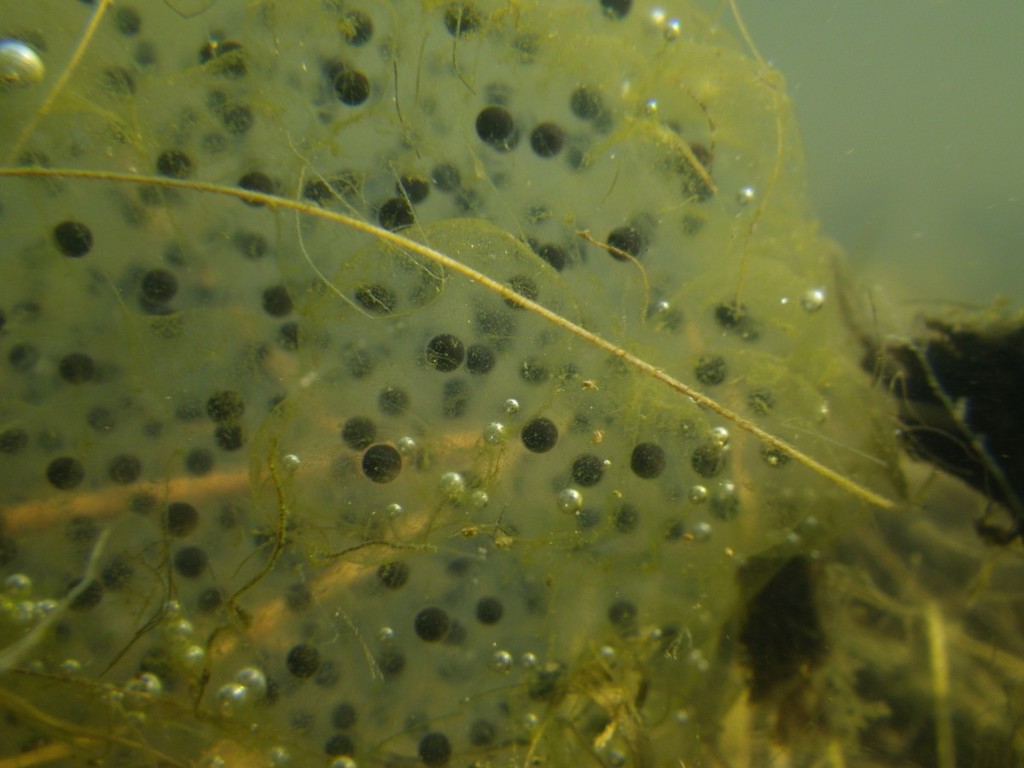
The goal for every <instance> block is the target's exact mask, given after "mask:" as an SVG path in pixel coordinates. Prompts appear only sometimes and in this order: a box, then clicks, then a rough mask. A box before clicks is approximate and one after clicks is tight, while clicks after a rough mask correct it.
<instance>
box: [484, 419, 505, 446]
mask: <svg viewBox="0 0 1024 768" xmlns="http://www.w3.org/2000/svg"><path fill="white" fill-rule="evenodd" d="M506 437H508V429H507V428H506V427H505V425H504V424H502V423H501V422H500V421H492V422H491V423H490V424H488V425H487V426H486V427H484V441H485V442H486V443H487V444H488V445H501V444H502V443H504V442H505V439H506Z"/></svg>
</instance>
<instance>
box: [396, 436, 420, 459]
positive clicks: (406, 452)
mask: <svg viewBox="0 0 1024 768" xmlns="http://www.w3.org/2000/svg"><path fill="white" fill-rule="evenodd" d="M418 447H419V446H417V445H416V441H415V440H413V439H412V438H411V437H400V438H398V452H399V453H400V454H402V455H403V456H412V455H414V454H415V453H416V449H417V448H418Z"/></svg>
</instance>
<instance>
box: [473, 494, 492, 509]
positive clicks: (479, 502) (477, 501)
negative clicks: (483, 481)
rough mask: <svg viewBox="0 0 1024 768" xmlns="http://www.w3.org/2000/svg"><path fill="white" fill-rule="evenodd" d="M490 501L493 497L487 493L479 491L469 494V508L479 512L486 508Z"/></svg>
mask: <svg viewBox="0 0 1024 768" xmlns="http://www.w3.org/2000/svg"><path fill="white" fill-rule="evenodd" d="M490 500H491V497H490V496H488V495H487V491H482V490H480V489H477V490H475V491H473V492H472V493H471V494H469V506H470V508H472V509H474V510H477V511H479V510H481V509H483V508H484V507H486V506H487V504H488V503H489V502H490Z"/></svg>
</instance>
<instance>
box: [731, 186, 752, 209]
mask: <svg viewBox="0 0 1024 768" xmlns="http://www.w3.org/2000/svg"><path fill="white" fill-rule="evenodd" d="M756 197H757V192H756V191H755V190H754V188H753V187H743V188H742V189H740V191H739V192H737V193H736V202H737V203H739V204H740V205H750V204H751V203H752V202H754V198H756Z"/></svg>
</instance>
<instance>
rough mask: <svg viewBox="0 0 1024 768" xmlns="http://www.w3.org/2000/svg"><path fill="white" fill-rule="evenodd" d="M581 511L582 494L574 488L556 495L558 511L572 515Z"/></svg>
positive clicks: (566, 489)
mask: <svg viewBox="0 0 1024 768" xmlns="http://www.w3.org/2000/svg"><path fill="white" fill-rule="evenodd" d="M581 509H583V494H582V493H580V492H579V491H577V490H576V489H575V488H565V489H563V490H561V491H559V493H558V511H559V512H562V513H563V514H566V515H574V514H576V513H577V512H579V511H580V510H581Z"/></svg>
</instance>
